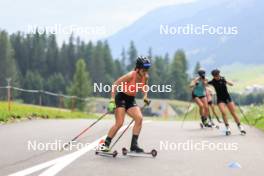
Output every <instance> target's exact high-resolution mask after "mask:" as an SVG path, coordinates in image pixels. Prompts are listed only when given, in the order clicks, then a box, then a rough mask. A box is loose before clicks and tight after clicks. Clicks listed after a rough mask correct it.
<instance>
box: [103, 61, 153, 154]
mask: <svg viewBox="0 0 264 176" xmlns="http://www.w3.org/2000/svg"><path fill="white" fill-rule="evenodd" d="M150 67H151V63H150V60H149V59H147V58H146V57H138V58H137V61H136V67H135V69H134V70H133V71H131V72H129V73H127V74H125V75H123V76H121V77H120V78H119V79H117V80H116V81H115V82H114V89H113V90H112V95H111V100H110V102H109V105H108V110H109V111H110V112H114V113H115V124H114V125H113V126H112V127H111V129H110V130H109V132H108V135H107V137H106V139H105V142H104V144H103V146H104V147H103V151H104V152H108V151H109V146H110V144H111V140H112V139H113V137H114V136H115V134H116V133H117V131H118V130H119V129H120V128H121V127H122V125H123V122H124V118H125V115H126V113H127V114H128V115H129V116H130V117H132V118H133V119H134V121H135V125H134V127H133V136H132V141H131V146H130V150H131V151H132V152H137V153H140V152H144V150H143V149H142V148H140V147H139V146H138V136H139V134H140V130H141V127H142V120H143V119H142V118H143V117H142V113H141V110H140V108H139V107H138V106H137V104H136V101H135V96H136V93H137V91H138V90H139V89H141V90H142V92H143V94H144V102H145V103H149V100H148V97H147V92H146V91H144V89H142V88H143V87H144V85H147V82H148V77H149V76H148V69H149V68H150ZM118 85H122V91H120V92H118V91H117V88H116V87H117V86H118ZM116 92H117V93H116Z"/></svg>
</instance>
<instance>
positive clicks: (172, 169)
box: [0, 120, 264, 176]
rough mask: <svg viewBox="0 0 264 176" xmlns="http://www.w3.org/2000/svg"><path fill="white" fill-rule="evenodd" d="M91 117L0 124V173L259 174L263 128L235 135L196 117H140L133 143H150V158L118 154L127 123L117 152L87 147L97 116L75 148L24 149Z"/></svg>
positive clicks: (97, 134)
mask: <svg viewBox="0 0 264 176" xmlns="http://www.w3.org/2000/svg"><path fill="white" fill-rule="evenodd" d="M92 121H93V120H32V121H25V122H21V123H15V124H8V125H1V126H0V139H1V140H0V146H1V150H0V175H10V174H13V175H48V176H50V175H66V176H67V175H69V176H72V175H75V176H77V175H85V176H86V175H92V176H93V175H100V176H109V175H110V176H112V175H113V176H123V175H126V176H130V175H131V176H132V175H133V176H134V175H137V176H143V175H144V176H145V175H148V174H151V175H154V176H155V175H157V176H160V175H162V176H167V175H168V176H171V175H181V176H182V175H186V176H187V175H188V176H189V175H190V176H194V175H203V176H207V175H208V176H209V175H214V176H218V175H219V176H228V175H232V176H233V175H239V176H243V175H245V176H248V175H254V176H258V175H259V176H260V175H263V170H262V169H263V163H264V148H263V146H264V133H263V132H262V131H260V130H258V129H255V128H252V127H248V126H245V129H246V130H247V135H246V136H241V135H240V134H239V131H238V129H237V127H236V126H235V125H234V124H232V125H231V130H232V135H231V136H225V135H224V130H223V129H222V128H223V126H221V128H220V130H217V129H200V127H199V123H198V122H186V123H185V124H184V127H183V128H181V122H175V121H166V122H163V121H147V120H146V121H145V123H144V124H143V129H142V133H141V136H140V138H139V144H140V145H141V146H142V147H143V148H144V149H145V150H146V151H150V150H151V149H153V148H155V149H156V150H157V151H158V156H157V157H156V158H152V157H124V156H122V154H121V149H122V147H129V145H130V140H131V129H129V131H128V132H127V133H126V134H125V135H124V136H123V138H122V139H121V140H120V142H119V143H118V144H117V145H116V147H115V148H114V149H115V150H117V151H118V152H119V155H118V156H117V157H116V158H112V157H102V156H96V155H95V154H94V150H93V148H94V146H96V145H97V144H98V141H99V140H100V138H101V137H104V136H105V135H106V133H107V131H108V128H109V126H110V125H111V124H112V123H113V121H112V120H104V121H101V122H100V123H98V124H97V125H96V126H95V127H94V128H92V129H91V130H89V131H88V132H87V133H85V135H84V136H83V137H82V138H81V139H80V140H79V141H78V142H79V143H80V144H87V143H89V144H87V145H86V146H85V147H83V148H81V149H80V150H76V149H73V150H72V151H61V152H60V151H50V150H48V151H46V152H45V151H33V150H29V149H28V144H29V143H28V142H29V141H31V142H32V143H33V142H34V141H35V142H36V143H38V144H40V143H42V144H47V143H48V142H55V141H56V140H57V141H58V140H61V141H62V142H67V141H69V140H70V139H71V138H73V137H74V136H75V135H76V134H78V133H79V132H80V131H81V130H82V129H83V128H86V127H87V126H88V125H89V124H90V123H91V122H92ZM126 123H128V121H127V122H126ZM39 146H41V145H39ZM202 147H204V148H202ZM40 148H41V147H40ZM31 149H32V148H31ZM49 149H50V148H49Z"/></svg>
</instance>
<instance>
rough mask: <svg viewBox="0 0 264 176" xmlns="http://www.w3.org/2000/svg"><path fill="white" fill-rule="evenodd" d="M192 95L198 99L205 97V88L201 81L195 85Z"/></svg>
mask: <svg viewBox="0 0 264 176" xmlns="http://www.w3.org/2000/svg"><path fill="white" fill-rule="evenodd" d="M193 94H194V95H195V96H198V97H202V96H205V87H204V85H203V82H202V80H199V81H198V83H197V85H195V87H194V89H193Z"/></svg>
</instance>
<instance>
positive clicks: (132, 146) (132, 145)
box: [130, 135, 144, 153]
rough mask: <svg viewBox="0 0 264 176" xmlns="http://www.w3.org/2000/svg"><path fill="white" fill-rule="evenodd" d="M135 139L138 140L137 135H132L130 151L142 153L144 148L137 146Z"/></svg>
mask: <svg viewBox="0 0 264 176" xmlns="http://www.w3.org/2000/svg"><path fill="white" fill-rule="evenodd" d="M137 140H138V135H133V137H132V141H131V147H130V151H131V152H136V153H143V152H144V150H143V149H142V148H140V147H139V146H138V143H137Z"/></svg>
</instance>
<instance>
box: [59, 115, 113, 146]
mask: <svg viewBox="0 0 264 176" xmlns="http://www.w3.org/2000/svg"><path fill="white" fill-rule="evenodd" d="M108 113H109V112H106V113H104V114H103V115H102V116H101V117H99V118H98V119H97V120H96V121H94V122H93V123H92V124H91V125H89V126H88V127H87V128H85V129H84V130H82V131H81V132H80V133H79V134H78V135H77V136H75V137H74V138H73V139H72V140H71V141H69V142H68V143H67V144H66V145H64V146H63V147H62V149H61V151H62V150H63V149H65V148H66V147H68V146H69V145H70V144H71V143H72V142H73V141H76V140H77V139H78V138H79V137H80V136H81V135H82V134H84V133H85V132H86V131H88V130H89V129H90V128H91V127H93V126H94V125H95V124H96V123H97V122H99V121H100V120H101V119H102V118H104V117H105V116H106V115H107V114H108Z"/></svg>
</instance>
